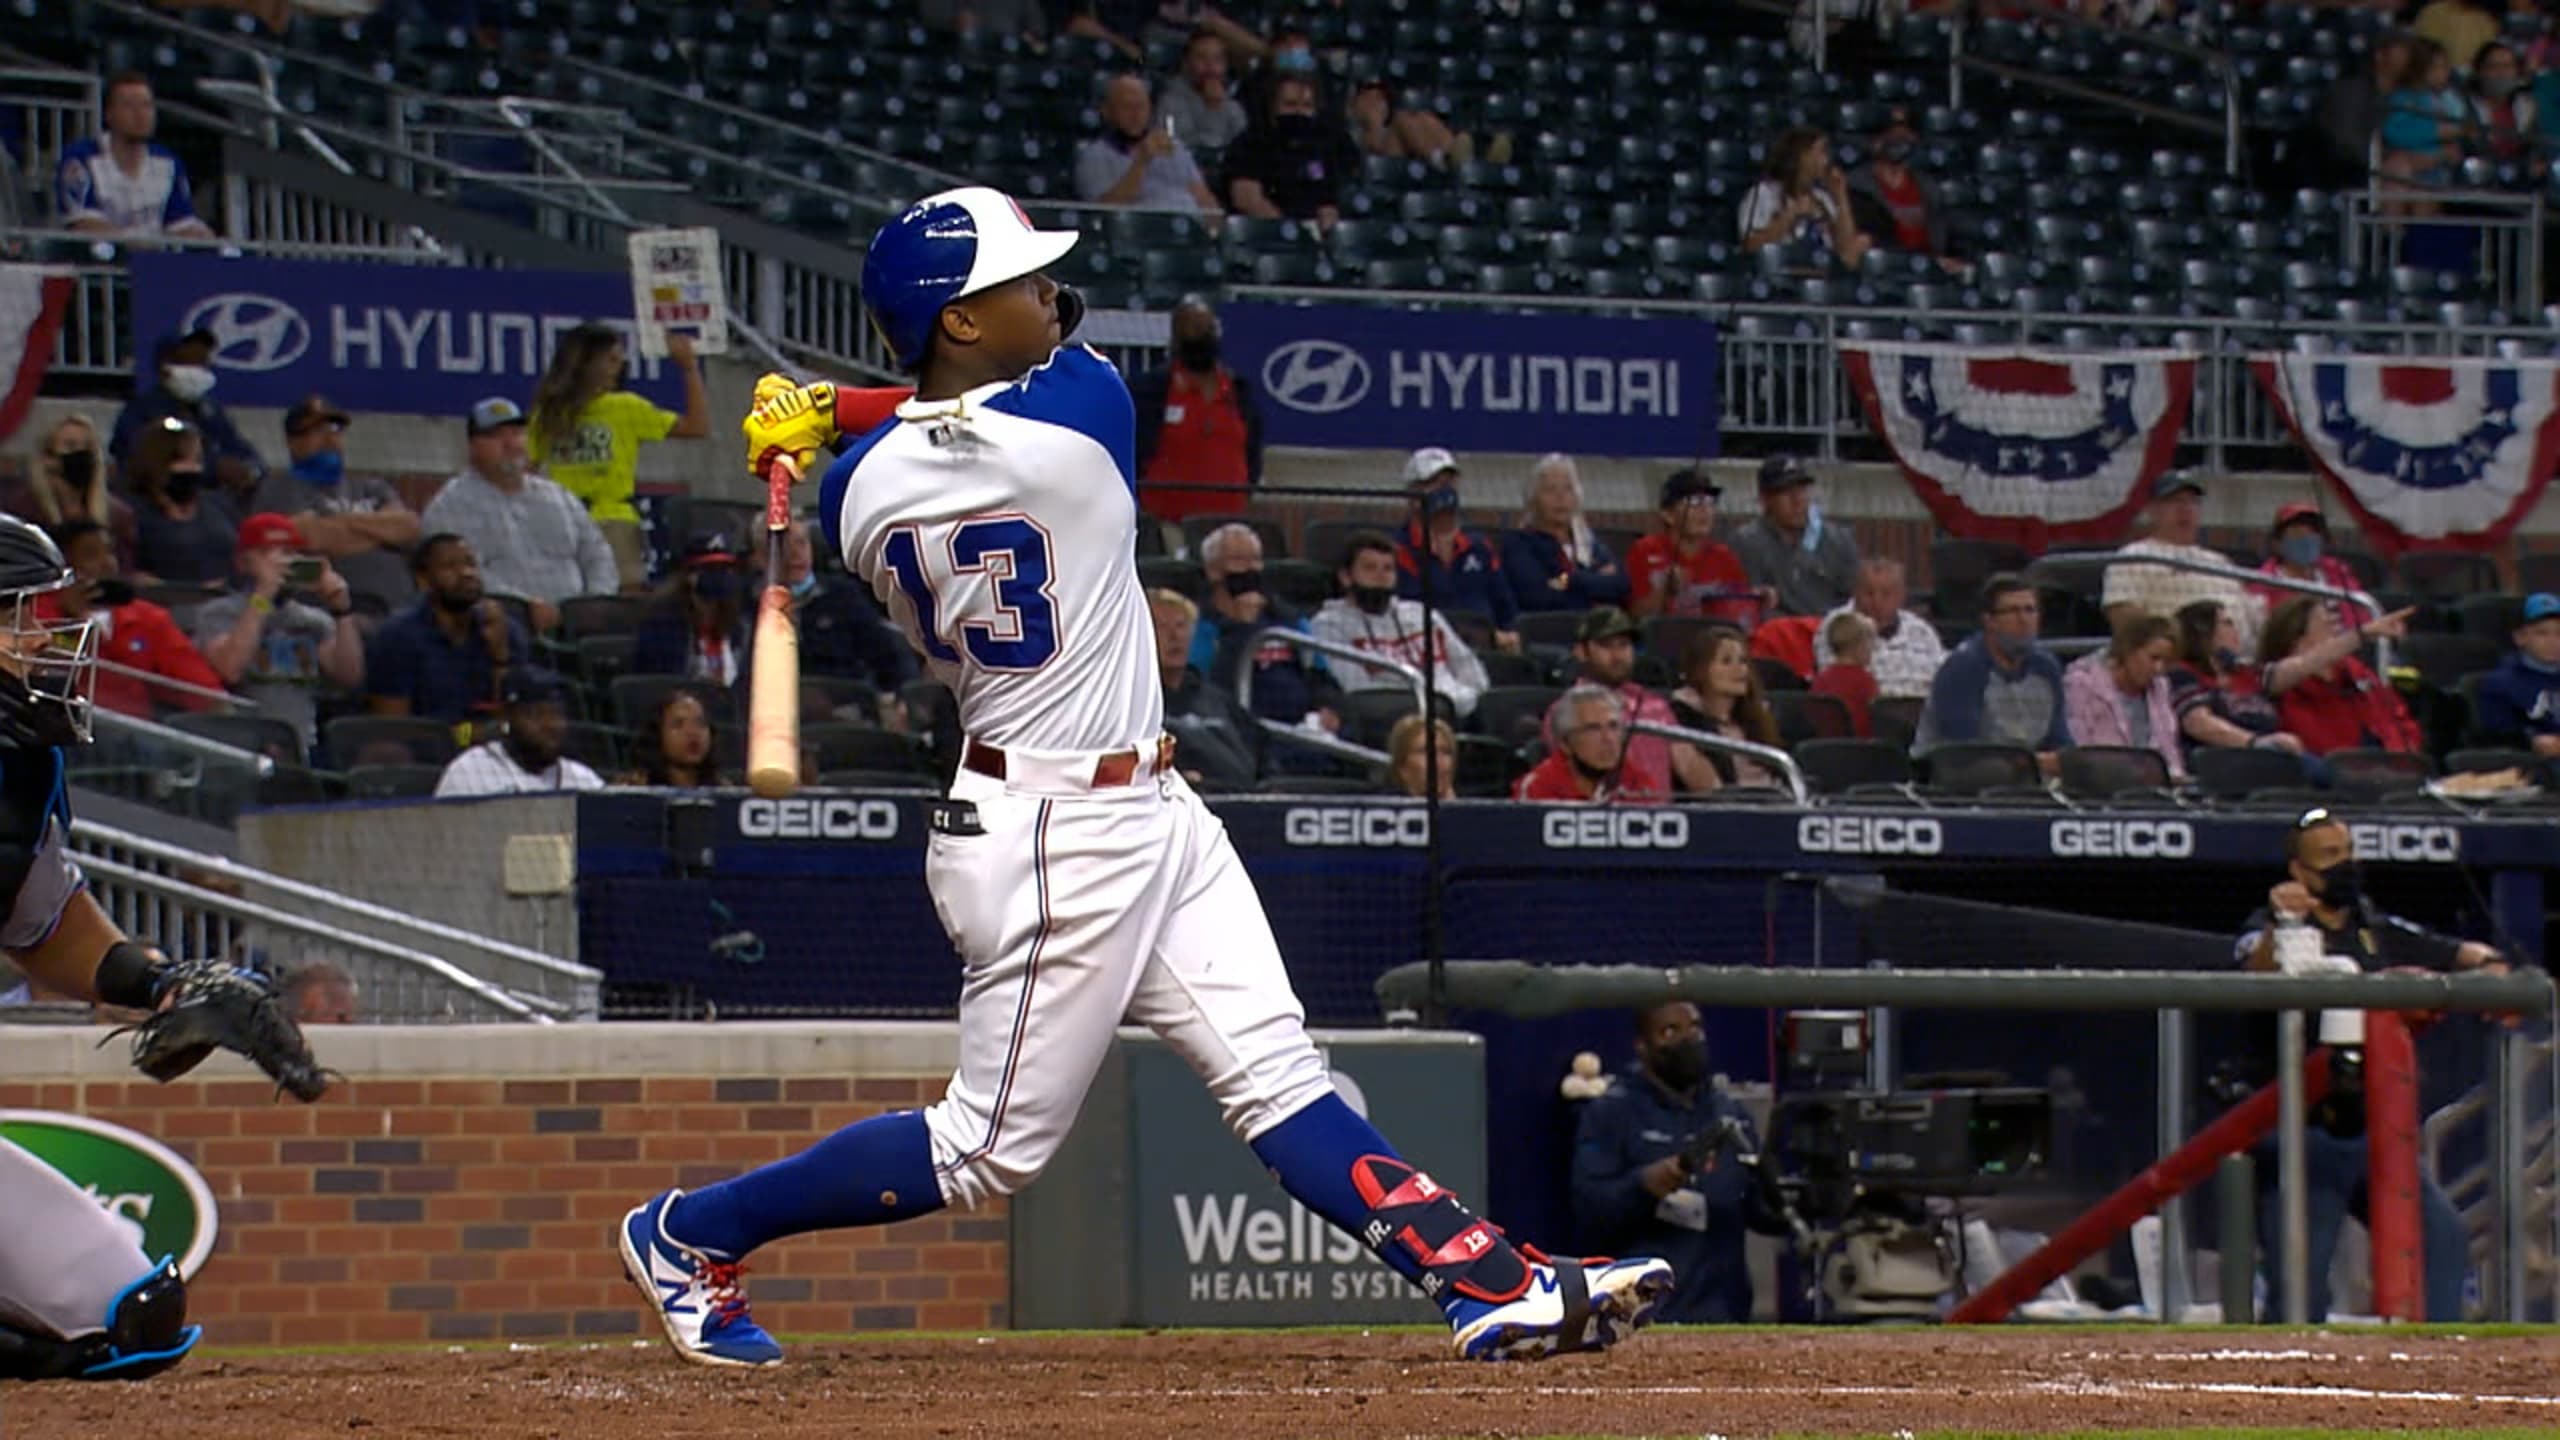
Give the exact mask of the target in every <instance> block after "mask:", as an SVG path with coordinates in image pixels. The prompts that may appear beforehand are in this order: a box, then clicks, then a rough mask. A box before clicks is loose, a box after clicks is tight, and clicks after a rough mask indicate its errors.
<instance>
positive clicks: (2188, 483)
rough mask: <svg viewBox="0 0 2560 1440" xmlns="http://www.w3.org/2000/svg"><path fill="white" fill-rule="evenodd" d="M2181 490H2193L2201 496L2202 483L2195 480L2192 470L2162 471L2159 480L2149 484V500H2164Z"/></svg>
mask: <svg viewBox="0 0 2560 1440" xmlns="http://www.w3.org/2000/svg"><path fill="white" fill-rule="evenodd" d="M2181 490H2193V491H2194V492H2196V493H2197V494H2198V495H2202V494H2203V493H2204V482H2203V481H2202V480H2199V479H2197V478H2196V472H2194V471H2193V470H2163V471H2161V472H2160V478H2159V479H2157V480H2154V481H2152V482H2151V498H2152V499H2154V500H2166V499H2168V498H2169V497H2170V496H2172V495H2175V494H2177V493H2178V492H2179V491H2181Z"/></svg>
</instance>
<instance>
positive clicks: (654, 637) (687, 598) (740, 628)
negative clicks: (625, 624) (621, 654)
mask: <svg viewBox="0 0 2560 1440" xmlns="http://www.w3.org/2000/svg"><path fill="white" fill-rule="evenodd" d="M745 598H746V585H745V580H744V577H743V576H742V575H741V573H740V571H739V556H738V551H737V547H736V546H735V545H733V544H731V543H730V541H729V537H728V536H726V535H721V534H716V533H715V534H710V535H697V536H695V537H694V538H693V539H692V540H691V541H689V542H687V543H686V545H685V547H684V556H683V559H682V561H681V563H680V566H679V568H678V569H677V571H676V573H675V574H674V575H673V576H671V577H669V579H668V580H667V582H666V584H665V585H664V586H663V587H661V588H660V590H659V592H658V603H657V604H656V605H655V606H653V607H651V609H650V611H649V613H648V614H647V615H645V616H643V617H642V618H641V621H640V628H639V632H638V634H637V635H636V636H635V637H634V639H633V642H632V649H631V673H632V674H634V675H683V676H686V677H688V678H690V679H694V680H699V681H702V682H703V683H704V684H706V685H711V686H714V687H717V688H719V689H723V690H725V689H727V688H729V687H730V686H732V685H735V684H736V683H738V677H739V676H741V675H744V674H745V673H746V665H745V658H746V646H747V607H746V604H745Z"/></svg>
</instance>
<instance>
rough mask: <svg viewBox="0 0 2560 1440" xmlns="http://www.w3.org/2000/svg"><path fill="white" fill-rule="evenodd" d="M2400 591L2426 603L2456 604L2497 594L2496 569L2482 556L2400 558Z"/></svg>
mask: <svg viewBox="0 0 2560 1440" xmlns="http://www.w3.org/2000/svg"><path fill="white" fill-rule="evenodd" d="M2400 588H2401V589H2404V590H2408V591H2412V592H2414V593H2416V594H2418V595H2421V596H2424V597H2425V598H2427V599H2430V600H2460V599H2462V598H2463V597H2465V596H2469V595H2479V594H2484V593H2489V592H2494V591H2495V590H2497V588H2498V565H2497V562H2496V561H2494V560H2492V559H2490V558H2489V557H2488V556H2486V555H2472V554H2465V553H2459V552H2453V553H2448V552H2444V551H2419V552H2416V553H2412V554H2408V555H2403V556H2401V557H2400Z"/></svg>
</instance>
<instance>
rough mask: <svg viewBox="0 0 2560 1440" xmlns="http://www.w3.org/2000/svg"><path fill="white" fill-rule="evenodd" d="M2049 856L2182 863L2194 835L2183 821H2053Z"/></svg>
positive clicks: (2191, 848) (2190, 850) (2193, 847)
mask: <svg viewBox="0 0 2560 1440" xmlns="http://www.w3.org/2000/svg"><path fill="white" fill-rule="evenodd" d="M2053 853H2054V854H2056V855H2068V856H2075V857H2077V856H2091V857H2113V856H2122V857H2124V858H2127V859H2133V860H2150V859H2154V858H2158V859H2166V860H2184V859H2186V858H2187V857H2188V856H2190V855H2193V854H2194V853H2196V832H2195V827H2194V826H2192V825H2189V824H2188V823H2187V822H2186V821H2184V820H2056V821H2054V822H2053Z"/></svg>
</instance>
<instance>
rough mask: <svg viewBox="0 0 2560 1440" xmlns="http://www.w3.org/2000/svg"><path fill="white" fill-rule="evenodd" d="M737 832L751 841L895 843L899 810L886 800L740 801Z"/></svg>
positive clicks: (894, 804) (893, 803)
mask: <svg viewBox="0 0 2560 1440" xmlns="http://www.w3.org/2000/svg"><path fill="white" fill-rule="evenodd" d="M738 833H739V834H741V835H744V836H746V837H747V838H748V839H750V840H895V839H897V838H898V807H897V805H896V803H895V802H893V801H888V800H854V799H850V798H840V799H831V800H818V799H811V800H741V801H739V802H738Z"/></svg>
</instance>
